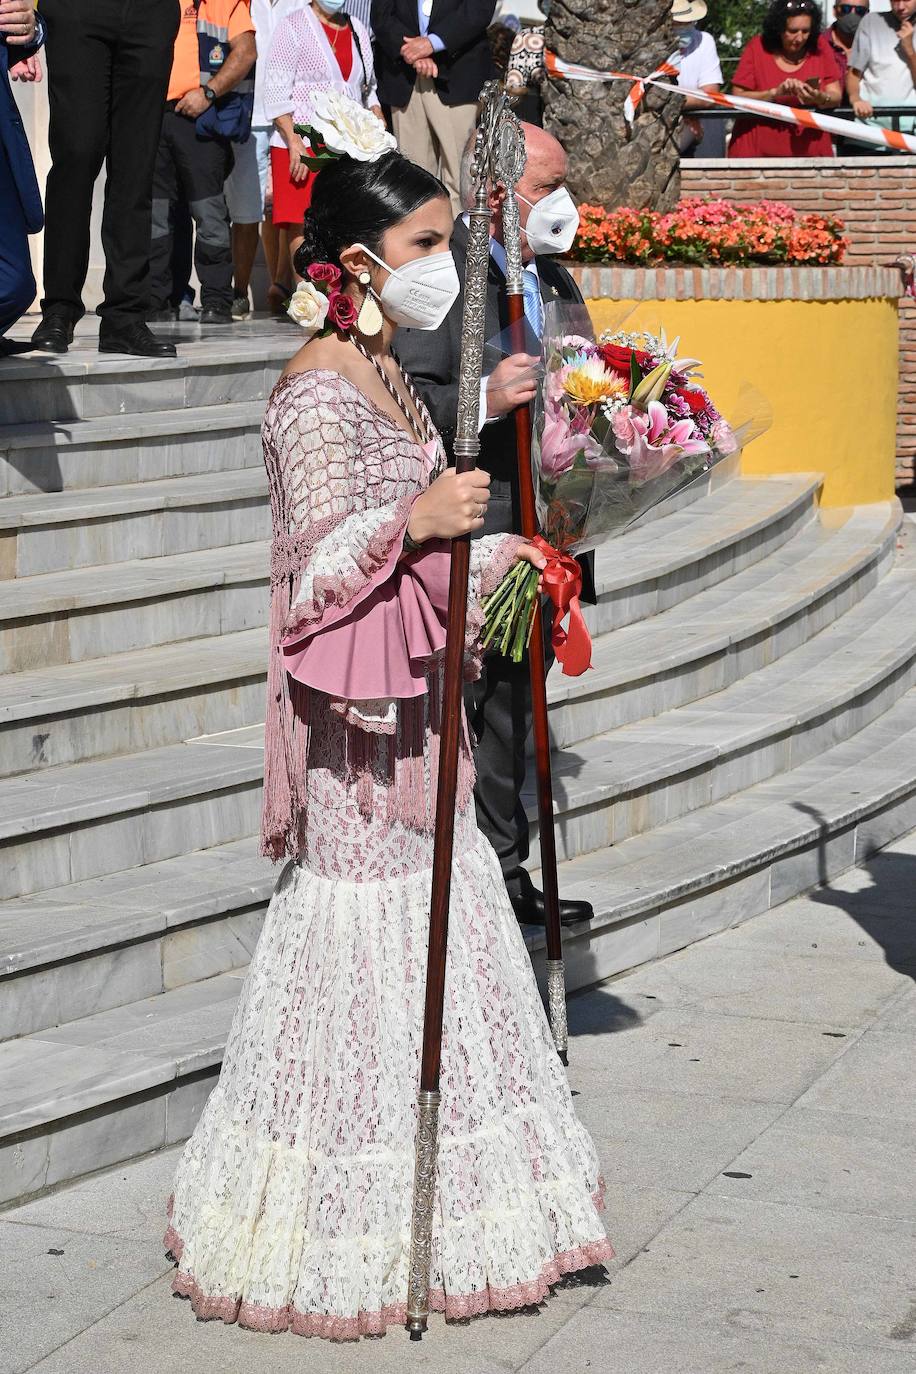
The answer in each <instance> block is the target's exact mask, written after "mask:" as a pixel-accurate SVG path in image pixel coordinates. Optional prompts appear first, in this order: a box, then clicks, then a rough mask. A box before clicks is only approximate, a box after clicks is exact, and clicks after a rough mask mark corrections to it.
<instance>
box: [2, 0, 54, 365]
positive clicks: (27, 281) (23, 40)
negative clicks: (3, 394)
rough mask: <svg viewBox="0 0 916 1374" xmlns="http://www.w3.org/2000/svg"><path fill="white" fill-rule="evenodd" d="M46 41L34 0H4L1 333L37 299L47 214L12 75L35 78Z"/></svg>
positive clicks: (7, 348)
mask: <svg viewBox="0 0 916 1374" xmlns="http://www.w3.org/2000/svg"><path fill="white" fill-rule="evenodd" d="M43 42H44V33H43V32H42V29H41V26H40V24H39V23H38V22H37V20H36V17H35V11H34V9H33V8H32V3H31V0H0V336H2V335H3V334H5V333H6V331H7V330H8V329H9V327H10V325H11V324H14V323H15V322H16V320H18V319H19V317H20V315H24V314H25V312H26V311H27V310H28V308H29V306H30V305H31V304H32V301H33V300H34V299H35V278H34V276H33V274H32V264H31V261H30V259H29V234H37V233H38V231H39V229H40V228H41V226H42V225H43V224H44V216H43V215H42V210H41V193H40V192H39V190H38V182H37V180H36V178H35V168H34V166H33V165H32V154H31V153H30V151H29V144H28V140H27V139H26V136H25V129H24V128H23V127H22V120H21V119H20V117H19V111H18V110H17V108H16V102H15V100H14V99H13V92H12V90H11V89H10V77H11V76H12V78H13V80H20V81H34V80H35V79H36V70H35V67H34V64H33V59H34V57H35V54H36V53H37V51H38V49H39V48H40V47H41V44H42V43H43ZM37 74H38V75H40V72H38V73H37ZM14 351H15V352H18V351H19V350H18V348H17V346H16V345H15V344H10V343H9V342H8V341H5V340H3V339H2V338H0V356H2V355H3V354H5V353H10V352H14Z"/></svg>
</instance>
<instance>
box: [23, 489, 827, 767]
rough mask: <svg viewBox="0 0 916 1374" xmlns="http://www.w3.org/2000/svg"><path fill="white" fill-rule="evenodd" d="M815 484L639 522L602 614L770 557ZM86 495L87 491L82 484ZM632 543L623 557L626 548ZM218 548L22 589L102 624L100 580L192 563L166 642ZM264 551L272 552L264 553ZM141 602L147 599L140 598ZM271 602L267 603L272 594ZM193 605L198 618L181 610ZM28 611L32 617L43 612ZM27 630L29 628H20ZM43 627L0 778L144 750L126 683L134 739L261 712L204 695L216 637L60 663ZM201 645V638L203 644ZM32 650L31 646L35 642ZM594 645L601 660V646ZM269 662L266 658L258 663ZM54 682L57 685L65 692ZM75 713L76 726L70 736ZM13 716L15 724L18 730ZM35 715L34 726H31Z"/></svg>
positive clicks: (181, 570)
mask: <svg viewBox="0 0 916 1374" xmlns="http://www.w3.org/2000/svg"><path fill="white" fill-rule="evenodd" d="M236 477H243V478H244V479H245V480H253V478H254V474H253V473H251V474H249V473H244V474H236ZM203 480H204V481H209V480H210V479H203ZM187 481H194V482H196V481H197V479H179V481H178V482H177V483H176V484H175V485H177V486H181V485H182V484H183V483H184V482H187ZM147 485H149V486H150V487H157V488H160V487H168V486H170V484H168V483H162V484H154V483H150V484H147ZM816 486H817V479H816V478H807V477H803V478H799V479H795V478H789V479H786V480H778V481H774V482H767V481H744V480H741V479H735V480H734V481H731V482H729V483H728V484H727V485H725V486H722V487H720V488H719V489H717V490H716V491H714V492H713V493H712V494H711V495H710V496H708V497H707V498H706V499H705V500H704V501H702V502H700V503H699V504H698V505H697V506H696V507H695V508H691V509H688V510H683V511H681V512H679V513H677V514H674V515H670V516H668V517H666V518H665V520H664V521H663V522H660V523H658V524H657V525H656V526H654V527H653V528H654V530H655V531H656V532H657V533H654V534H652V535H651V536H649V535H648V533H647V531H644V530H638V531H633V532H632V533H631V534H629V535H627V536H626V537H625V539H623V540H621V541H620V542H619V545H618V546H617V550H615V551H614V552H613V553H612V556H610V557H606V556H605V553H606V551H602V553H601V555H600V556H599V565H598V583H599V586H600V587H601V588H602V591H601V596H602V611H601V613H602V615H604V610H603V606H604V603H605V601H607V605H608V614H607V616H606V617H605V618H606V619H610V620H615V619H619V618H621V617H624V616H632V615H634V614H637V613H638V612H639V611H642V612H644V613H646V614H648V613H650V612H651V611H653V610H655V609H657V608H658V605H659V600H660V599H661V600H662V601H663V602H664V604H665V605H666V606H670V605H675V604H678V603H679V602H680V601H681V600H683V599H686V598H688V597H690V596H691V595H692V594H694V593H695V591H696V590H697V589H698V588H699V587H701V586H703V585H705V584H707V583H708V582H710V581H715V582H716V583H718V582H719V581H721V579H722V578H724V577H725V576H727V575H729V573H731V572H732V571H734V570H736V569H737V568H738V567H740V568H746V567H747V566H749V565H750V564H751V563H753V562H755V561H757V560H758V559H764V558H766V557H767V556H769V555H770V554H772V553H773V552H774V551H775V549H777V548H779V547H782V545H783V544H785V543H786V541H788V540H789V539H790V538H792V537H793V535H795V534H796V533H797V532H799V531H800V530H802V529H803V528H804V527H805V525H806V524H807V523H809V521H810V520H811V518H812V506H811V502H812V499H813V495H814V491H815V490H816ZM143 490H144V487H143V484H141V485H138V486H137V487H136V488H131V489H125V492H126V497H125V499H128V500H142V499H143ZM16 499H18V498H16ZM28 499H30V500H34V499H36V498H28ZM38 499H40V500H42V501H61V500H63V501H64V502H67V501H69V499H70V497H69V494H67V495H65V496H64V497H63V498H61V497H54V496H52V497H41V498H38ZM80 499H81V500H82V499H83V494H82V493H80ZM89 499H90V500H91V499H93V498H92V497H90V498H89ZM2 506H3V503H0V516H2ZM694 510H695V513H694ZM662 535H663V536H664V537H663V538H662V537H661V536H662ZM624 549H625V550H626V557H624V556H623V551H624ZM211 552H212V556H210V557H207V558H204V559H202V560H201V559H195V560H192V561H191V562H190V563H188V562H187V561H186V560H184V559H179V560H178V561H176V560H175V559H174V557H173V559H172V561H171V562H166V561H165V560H161V559H160V560H156V561H155V562H154V563H151V564H147V563H132V564H131V565H130V566H129V567H127V566H126V565H122V566H121V567H120V568H119V569H118V577H117V578H116V579H115V578H111V577H109V576H108V574H107V573H106V572H105V571H104V570H102V569H97V568H96V569H92V570H86V571H84V572H81V573H80V575H79V576H77V577H73V576H72V575H66V576H65V575H63V574H61V575H59V576H58V577H57V579H54V578H51V577H47V576H46V577H45V578H44V580H43V581H40V582H36V581H34V580H32V579H30V580H29V582H27V583H26V582H24V583H23V584H22V588H20V589H18V590H19V591H20V592H21V593H24V592H26V591H28V590H29V589H31V588H34V587H38V588H40V589H41V591H42V592H43V598H42V599H40V600H39V601H38V605H39V606H41V607H43V608H45V610H46V611H47V610H48V608H50V612H51V613H52V614H54V613H55V612H58V613H59V612H60V611H61V610H62V608H63V607H64V606H65V605H66V603H67V601H69V599H70V597H71V596H72V595H73V593H74V592H76V593H79V594H80V595H81V598H82V602H83V605H88V607H90V608H91V609H90V610H84V609H83V608H82V607H81V609H80V615H83V614H90V615H91V618H92V619H93V621H94V623H95V624H96V626H99V625H101V626H102V627H103V628H104V626H105V618H106V617H107V615H108V614H109V612H108V611H107V610H106V609H105V608H104V607H103V606H93V605H92V600H91V593H92V589H93V588H94V589H96V590H98V589H101V593H102V596H103V597H104V598H106V601H107V599H109V598H110V595H111V590H112V588H114V587H118V588H121V587H123V588H124V594H125V598H126V599H129V598H130V595H131V588H132V587H133V588H134V591H135V592H136V591H137V590H139V593H141V594H142V593H143V592H145V591H147V590H148V580H147V577H146V569H147V568H148V567H149V568H151V569H152V570H153V571H154V572H155V574H156V575H157V577H160V578H161V577H162V576H163V574H164V573H166V572H167V571H169V570H170V569H172V570H174V571H175V573H176V575H177V576H178V577H180V578H181V581H180V582H179V584H178V586H179V588H180V589H181V590H182V591H183V593H184V594H185V596H186V595H187V587H188V580H187V579H188V575H189V570H190V574H191V576H192V579H193V580H192V583H191V586H192V588H193V593H194V594H193V596H192V597H191V598H190V609H189V608H188V607H187V606H186V604H185V601H184V600H180V599H179V598H178V597H176V596H175V587H174V583H172V584H168V583H164V584H159V585H161V586H162V590H161V592H160V595H161V596H163V597H165V596H169V595H171V596H172V598H173V599H172V603H171V610H172V615H173V621H174V626H175V633H174V635H173V636H171V637H170V640H171V639H175V640H178V639H181V638H182V637H184V636H185V634H186V633H187V635H194V634H197V633H199V629H198V623H197V619H196V615H197V612H198V610H199V606H198V600H197V592H198V589H199V588H205V587H206V585H207V577H206V574H207V570H213V571H215V572H216V574H217V576H218V577H220V578H221V577H222V575H223V573H224V571H225V570H226V566H227V562H226V560H227V559H229V561H230V562H232V563H234V564H235V565H237V563H238V557H237V555H232V556H231V559H230V558H229V554H228V553H227V555H226V558H224V557H223V556H221V555H220V554H219V553H217V552H215V551H211ZM251 553H252V557H251V562H250V564H249V567H250V568H251V570H252V571H253V572H257V571H258V562H257V555H255V554H254V550H253V549H252V551H251ZM264 557H265V559H266V554H265V555H264ZM685 558H689V559H690V560H691V561H690V564H689V567H690V573H689V576H686V575H683V573H682V569H683V568H684V559H685ZM261 566H262V567H263V566H264V565H263V564H262V565H261ZM125 574H126V577H125V578H124V580H122V575H125ZM55 589H56V590H57V591H58V592H59V596H58V599H57V600H56V601H55V600H54V599H53V596H52V594H53V592H54V591H55ZM5 591H6V592H7V593H8V594H9V596H10V598H11V600H12V605H13V609H14V610H15V609H24V607H23V606H22V601H21V600H18V599H17V596H16V592H15V590H14V589H12V588H3V586H2V585H0V606H2V604H3V596H4V592H5ZM141 599H142V600H144V601H145V598H142V596H141ZM264 605H265V611H266V597H265V601H264ZM28 609H36V603H35V601H34V600H33V601H32V602H30V603H29V606H28ZM165 609H166V607H165V605H164V604H163V607H162V608H158V607H157V608H156V610H155V612H154V614H159V615H160V618H161V613H162V612H163V611H164V610H165ZM211 609H212V608H211ZM151 611H153V608H152V607H149V606H147V605H143V607H142V609H141V612H140V613H139V614H136V615H131V630H132V633H134V634H136V633H137V632H138V631H139V630H140V629H141V627H142V624H143V621H144V620H145V619H148V618H150V612H151ZM186 611H187V615H188V618H189V619H190V624H188V623H187V619H186V617H185V613H186ZM116 613H117V608H116ZM31 619H32V620H33V621H34V620H35V617H34V616H33V617H31ZM19 628H20V631H21V633H22V634H23V637H24V628H23V627H21V626H20V627H19ZM77 628H78V630H79V632H80V635H79V637H80V643H81V644H83V643H84V642H85V641H86V640H87V639H88V636H87V635H86V634H85V633H84V632H83V631H82V621H81V620H80V619H78V620H77ZM35 634H37V635H38V638H39V644H40V645H41V646H42V648H41V657H38V658H37V662H38V663H39V664H40V666H37V667H36V668H35V669H34V670H33V671H31V672H27V671H20V672H18V673H11V674H10V675H9V676H7V677H6V678H5V679H3V680H0V775H3V774H10V773H14V772H18V771H22V770H24V769H28V768H40V767H45V766H54V765H57V764H63V763H70V762H76V761H78V760H80V759H84V758H91V757H95V756H97V755H98V754H99V753H106V754H112V753H119V752H124V751H125V750H127V749H130V748H135V747H138V745H136V744H130V743H125V739H126V738H127V736H126V735H125V730H124V721H123V720H122V719H117V718H115V719H113V721H112V723H111V734H110V736H109V735H108V734H107V731H108V725H107V723H106V720H105V712H106V711H107V712H109V713H111V714H112V715H113V716H115V717H116V716H117V713H118V711H119V710H120V707H121V705H122V704H123V701H124V699H125V696H126V695H127V694H128V693H127V692H126V690H125V684H126V683H128V682H129V683H130V684H131V688H130V692H129V695H130V697H131V698H132V705H131V715H132V716H133V717H134V720H133V722H132V729H133V731H134V735H135V736H136V738H137V739H138V741H141V742H144V743H146V744H148V745H150V746H154V745H158V744H167V743H175V742H177V741H178V740H180V739H186V738H188V737H189V736H192V735H197V734H203V733H207V732H208V731H215V730H218V729H220V728H221V727H222V728H232V727H235V726H237V725H242V724H247V723H251V722H253V721H254V720H255V719H257V716H256V715H251V714H248V715H247V716H244V717H243V715H242V714H240V713H239V711H238V710H237V709H233V710H231V711H230V712H229V713H228V715H227V716H226V718H225V720H223V721H221V720H220V718H219V713H218V711H217V709H216V703H215V702H214V703H213V705H212V706H211V708H210V709H209V710H208V709H207V708H206V706H205V703H204V702H203V701H201V696H202V693H201V691H200V690H199V687H200V683H201V682H202V680H203V679H202V677H201V676H200V674H199V672H197V671H196V669H195V667H194V665H195V664H196V663H197V662H198V660H199V661H201V662H202V661H205V659H206V657H207V656H208V655H209V654H210V653H211V652H214V651H215V652H216V654H217V661H216V663H215V665H214V679H215V681H218V682H219V683H221V684H222V683H226V682H227V681H228V678H229V677H231V674H230V673H229V666H230V665H229V663H228V660H227V658H226V655H225V653H224V651H223V648H222V647H217V646H216V645H215V641H212V640H206V641H204V640H195V641H194V642H193V643H191V642H189V643H188V644H181V643H172V642H170V643H168V644H166V645H162V646H153V647H151V648H149V649H139V650H136V651H134V652H133V653H132V654H123V653H113V654H112V655H111V656H110V657H108V658H93V659H90V660H83V659H80V660H78V661H77V662H76V663H71V664H63V665H57V666H54V665H53V664H52V663H50V662H49V646H48V642H47V639H45V638H43V637H42V636H41V634H40V633H39V632H37V631H35ZM53 634H54V635H58V636H61V637H63V632H62V630H61V627H60V625H59V624H55V626H54V630H53ZM224 638H225V639H226V642H227V644H230V645H231V644H232V643H236V642H238V643H240V644H241V643H242V641H241V640H238V639H237V638H236V637H234V636H232V635H231V634H227V635H226V636H225V637H224ZM91 644H92V648H93V649H95V650H98V648H99V640H98V639H95V640H93V641H91ZM195 644H196V645H197V646H198V647H196V648H195V647H194V645H195ZM3 645H4V632H3V629H2V628H0V653H2V652H3ZM21 652H23V650H22V649H20V653H21ZM24 652H28V644H27V643H26V646H25V650H24ZM597 654H598V659H599V661H600V658H601V649H600V647H599V648H598V651H597ZM243 660H244V661H243V665H242V667H241V669H240V672H239V676H240V677H245V678H246V679H250V673H251V660H250V655H249V654H248V652H247V649H246V652H245V654H244V655H243ZM13 661H16V660H13ZM19 661H21V658H20V660H19ZM264 661H265V660H262V663H263V662H264ZM188 664H190V665H192V667H191V672H190V682H191V685H192V693H193V695H194V696H195V698H196V706H195V707H194V709H192V710H191V711H190V713H188V712H185V711H183V709H182V708H180V707H178V704H177V702H176V698H175V693H176V692H180V691H181V690H182V686H181V682H182V675H183V674H184V676H185V677H187V671H188V670H187V665H188ZM227 674H228V677H227ZM554 676H556V674H555V675H554ZM58 683H59V684H60V691H58V690H57V684H58ZM96 685H97V686H98V695H97V697H93V688H94V686H96ZM557 690H560V689H557ZM165 693H168V694H171V697H172V700H173V703H175V704H176V711H175V715H174V718H173V722H172V723H173V724H174V727H175V728H174V729H173V730H172V732H171V734H165V733H164V731H167V729H168V726H169V719H168V716H167V714H165V713H163V711H162V710H161V709H158V708H157V706H156V704H155V703H153V704H152V705H151V707H150V714H151V715H152V716H153V718H154V719H153V721H152V723H151V724H150V725H149V727H147V725H146V723H145V722H144V721H142V720H141V718H142V717H144V716H145V715H146V714H147V707H146V698H148V697H157V696H161V695H163V694H165ZM251 699H252V700H253V699H254V698H253V697H252V698H251ZM558 701H559V698H558ZM558 709H559V706H557V707H555V710H558ZM77 711H82V712H91V713H92V714H90V715H89V716H88V717H87V719H86V720H81V719H77V718H76V715H75V713H76V712H77ZM195 712H196V714H195ZM201 712H203V714H201ZM188 714H190V717H191V723H190V724H189V725H188V726H187V728H186V727H185V719H186V716H188ZM204 715H205V716H206V718H204ZM68 720H69V724H70V725H72V731H70V733H69V734H68ZM5 722H9V723H8V724H5ZM12 722H16V725H15V728H13V724H12ZM33 724H34V728H31V726H32V725H33ZM597 728H601V727H600V726H599V727H597ZM7 739H9V747H8V748H7V747H6V740H7Z"/></svg>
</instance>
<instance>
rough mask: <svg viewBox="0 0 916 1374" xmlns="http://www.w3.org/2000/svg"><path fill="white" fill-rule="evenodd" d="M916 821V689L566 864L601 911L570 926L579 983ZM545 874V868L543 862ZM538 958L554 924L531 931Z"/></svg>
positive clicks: (570, 892) (842, 861)
mask: <svg viewBox="0 0 916 1374" xmlns="http://www.w3.org/2000/svg"><path fill="white" fill-rule="evenodd" d="M914 827H916V691H914V690H912V689H911V690H910V691H909V692H908V693H907V694H906V695H905V696H903V697H902V698H901V699H900V700H899V701H898V702H897V703H896V704H895V705H893V706H892V707H891V708H890V709H889V710H888V711H887V712H886V714H884V715H882V716H881V717H880V718H879V719H877V720H875V721H874V722H873V723H872V724H870V725H867V726H866V727H865V728H864V729H863V730H861V731H860V732H859V733H858V734H856V735H854V736H853V737H852V738H851V739H848V740H844V741H843V742H842V743H840V744H837V745H834V746H833V747H832V748H827V749H825V750H823V751H822V752H821V753H820V754H818V755H817V756H816V757H815V758H813V759H811V760H810V761H809V762H807V763H805V764H803V765H801V766H800V767H798V768H795V769H793V770H792V771H791V772H788V773H783V774H781V775H780V776H779V777H777V778H773V779H769V780H767V781H765V782H761V783H758V784H756V786H754V787H751V788H748V789H747V790H746V791H744V792H741V793H740V794H738V795H737V796H733V797H727V798H725V799H724V800H723V801H719V802H716V803H714V804H713V805H710V806H706V807H703V808H702V809H701V810H698V811H694V812H691V813H690V814H689V815H687V816H682V817H681V818H679V819H678V820H675V821H671V822H669V823H668V824H666V825H662V826H659V827H658V828H657V829H656V830H653V831H651V832H650V833H649V834H644V835H637V836H635V837H633V838H631V839H627V840H625V841H623V842H622V843H621V844H618V845H614V846H613V847H612V848H608V849H605V850H602V851H598V852H595V853H593V854H588V855H585V856H583V857H581V858H577V859H574V860H573V861H572V862H570V863H565V864H563V865H562V867H561V875H562V877H561V883H562V890H563V893H564V895H565V896H568V897H570V898H582V899H584V900H586V901H591V902H592V903H593V904H594V907H595V920H594V921H593V922H592V923H591V925H590V926H587V927H586V926H579V927H577V928H573V929H572V930H571V931H569V932H567V933H566V934H565V936H564V952H565V958H566V962H567V980H568V985H569V986H570V987H571V988H576V987H581V986H584V985H586V983H591V982H597V981H600V980H601V979H603V978H609V977H611V976H612V975H613V974H615V973H619V972H621V971H622V970H624V969H627V968H633V967H635V966H636V965H637V964H641V963H646V962H649V961H651V960H653V959H660V958H663V957H664V956H665V955H667V954H670V953H672V952H673V951H674V950H677V949H681V948H683V947H684V946H686V945H689V944H692V943H693V942H694V941H696V940H701V939H704V938H705V937H706V936H707V935H713V934H715V933H716V932H717V931H719V930H724V929H726V928H727V927H728V926H730V925H736V924H739V923H740V922H742V921H746V920H748V919H749V918H750V917H752V916H756V915H759V914H760V913H761V912H763V911H766V910H768V909H769V908H770V907H775V906H779V905H780V904H781V903H782V902H787V901H789V900H790V899H791V898H792V897H796V896H798V894H799V893H801V892H806V891H808V890H809V889H810V888H813V887H816V886H818V885H821V884H824V883H827V882H829V881H830V880H831V879H833V878H836V877H838V876H839V875H840V874H841V873H844V872H845V871H846V870H847V869H849V868H852V867H854V866H855V865H858V864H862V863H864V862H865V861H866V860H867V859H868V858H869V857H870V856H871V855H873V854H875V853H877V852H878V851H879V850H880V849H883V848H884V846H885V845H888V844H891V843H892V841H894V840H895V839H898V838H899V837H900V836H901V835H905V834H907V833H908V832H910V831H911V830H913V829H914ZM534 876H535V879H537V877H538V874H537V872H536V871H535V874H534ZM528 944H529V948H530V949H531V950H532V953H533V955H534V957H535V965H536V967H540V966H541V963H542V960H543V958H544V934H543V931H538V932H532V935H531V938H530V939H529V940H528Z"/></svg>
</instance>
